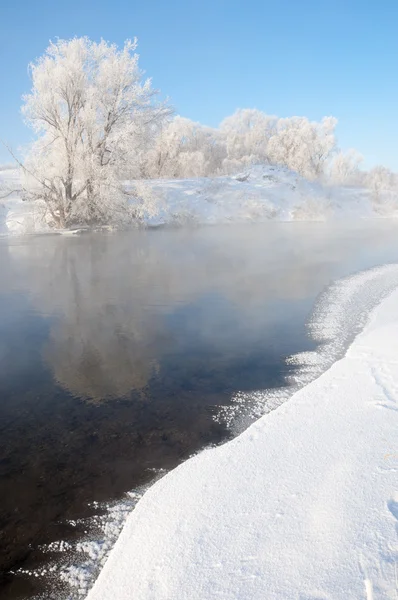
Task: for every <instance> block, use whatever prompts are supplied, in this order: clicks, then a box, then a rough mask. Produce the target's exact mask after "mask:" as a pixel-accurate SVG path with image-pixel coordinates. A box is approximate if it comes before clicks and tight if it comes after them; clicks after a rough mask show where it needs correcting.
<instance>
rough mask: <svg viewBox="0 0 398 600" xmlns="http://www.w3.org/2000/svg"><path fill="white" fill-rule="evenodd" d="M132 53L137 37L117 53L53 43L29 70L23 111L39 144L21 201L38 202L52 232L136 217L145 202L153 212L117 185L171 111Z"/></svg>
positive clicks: (27, 166)
mask: <svg viewBox="0 0 398 600" xmlns="http://www.w3.org/2000/svg"><path fill="white" fill-rule="evenodd" d="M135 49H136V41H135V40H134V41H127V42H126V43H125V45H124V47H123V48H122V49H121V50H119V49H118V48H117V47H116V46H115V45H114V44H108V43H107V42H105V41H101V42H99V43H96V42H92V41H90V40H89V39H88V38H86V37H84V38H74V39H72V40H58V41H57V42H56V43H51V44H50V45H49V47H48V48H47V50H46V52H45V54H44V55H43V56H42V57H41V58H40V59H39V60H37V61H36V62H35V63H33V64H31V65H30V71H31V75H32V91H31V93H30V94H28V95H26V96H25V97H24V102H25V103H24V106H23V109H22V110H23V114H24V116H25V117H26V120H27V122H28V124H29V125H30V126H31V127H32V128H33V130H34V132H35V133H36V134H37V139H36V142H35V143H34V144H33V145H32V147H31V149H30V151H29V153H28V155H27V157H26V161H25V163H24V165H23V171H24V175H25V181H24V185H25V189H26V197H27V198H32V199H36V200H37V199H40V200H41V201H43V202H44V203H45V206H46V207H47V210H48V211H49V213H50V215H51V220H52V222H53V224H54V225H56V226H58V227H68V226H70V225H74V224H77V223H79V224H81V223H84V224H101V223H108V222H110V221H111V222H112V221H116V222H126V221H129V220H134V219H135V217H136V216H137V214H142V212H143V209H144V208H145V207H144V206H143V205H144V204H145V205H146V208H147V209H148V211H149V212H150V213H153V212H154V211H155V210H156V207H155V205H154V204H155V202H154V201H152V200H150V199H148V197H146V198H145V200H143V199H140V198H139V197H138V195H137V194H135V198H133V202H131V197H129V195H130V196H131V195H133V196H134V191H133V192H130V193H128V192H127V191H126V189H124V188H123V186H122V184H121V181H120V178H121V176H122V175H123V173H124V172H125V171H126V170H127V168H131V165H132V164H134V163H135V162H138V154H139V150H140V148H143V147H146V145H147V141H148V139H149V138H150V137H151V135H152V134H153V131H154V128H155V127H156V125H158V124H159V123H161V122H162V121H163V120H164V119H165V117H166V116H167V114H168V113H169V109H168V108H167V107H166V106H165V105H163V104H160V103H157V102H155V100H154V96H155V92H154V90H153V89H152V86H151V81H150V80H149V79H147V80H145V81H142V76H143V74H142V71H141V70H140V69H139V67H138V55H137V54H136V53H135ZM137 204H138V205H139V210H138V212H137Z"/></svg>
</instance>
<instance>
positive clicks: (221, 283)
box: [0, 223, 398, 402]
mask: <svg viewBox="0 0 398 600" xmlns="http://www.w3.org/2000/svg"><path fill="white" fill-rule="evenodd" d="M0 252H1V254H2V261H1V281H2V283H1V291H2V293H3V294H4V293H7V294H8V295H10V294H14V295H15V293H22V294H24V295H25V296H27V298H28V302H29V305H30V309H31V310H32V311H34V313H36V314H38V315H41V316H42V317H44V318H45V320H46V323H47V326H48V328H49V331H48V336H47V338H46V339H45V340H44V341H43V344H42V347H41V349H40V352H41V357H42V360H43V362H44V363H45V365H46V366H47V367H48V368H49V369H50V370H51V373H52V374H53V377H54V379H55V380H56V382H57V383H58V384H59V385H60V386H62V387H63V388H64V389H65V390H68V391H69V392H70V393H71V394H73V395H75V396H79V397H82V398H85V399H86V400H88V401H91V402H100V401H104V400H109V399H112V398H120V397H124V396H127V395H128V394H129V393H130V392H131V391H132V390H135V391H139V392H140V394H141V395H142V398H143V399H144V398H145V396H146V395H147V387H148V384H149V382H150V380H151V378H156V377H157V376H158V374H159V373H160V372H161V371H162V370H163V372H165V370H167V368H168V367H171V364H173V365H174V366H173V369H176V366H175V365H176V364H178V361H179V360H180V359H181V361H182V362H184V365H185V366H184V373H178V369H177V371H175V373H174V374H173V373H171V375H170V374H169V376H172V377H175V378H178V377H183V378H184V379H186V378H189V377H192V378H195V377H197V376H199V377H208V378H209V377H211V374H212V373H214V372H217V371H218V372H224V373H225V374H227V373H231V371H234V370H236V368H237V367H238V366H239V365H240V364H243V363H245V361H247V360H249V358H250V357H253V354H254V353H256V352H257V351H259V352H260V353H261V352H263V354H264V355H265V356H266V361H268V362H269V363H274V362H276V361H279V360H280V358H281V353H282V354H283V352H284V350H285V349H286V352H291V351H292V349H293V350H294V349H295V348H294V347H293V348H292V340H294V339H295V338H298V343H297V345H300V344H302V343H303V336H304V328H303V323H304V321H305V317H306V315H308V313H309V311H310V309H311V305H312V303H313V300H314V298H315V296H316V295H317V294H318V293H319V292H320V291H321V290H322V289H323V288H324V286H326V285H328V283H330V282H331V281H332V280H333V279H335V278H336V277H339V276H343V275H346V274H349V273H351V272H355V271H356V270H359V269H361V268H364V267H369V266H374V265H375V264H379V263H380V262H386V261H387V262H390V261H393V260H395V259H397V258H398V242H397V236H396V230H395V228H394V226H393V225H386V224H378V225H374V224H373V225H371V226H369V225H368V226H359V225H357V226H355V227H353V226H350V227H343V226H341V225H338V226H337V225H335V226H330V225H326V224H319V223H318V224H300V225H299V224H278V225H277V226H276V225H275V224H273V225H272V226H264V225H261V226H260V225H258V226H242V227H235V226H233V227H232V226H231V227H216V228H201V229H186V230H175V231H152V232H148V231H147V232H145V231H143V232H133V233H119V234H117V235H103V234H87V235H83V236H80V237H73V238H70V237H69V238H65V237H62V236H50V237H34V238H29V239H25V240H11V241H8V242H6V241H2V245H1V247H0ZM11 297H12V296H10V298H11ZM5 304H6V303H5ZM5 310H8V309H7V308H6V309H5ZM5 337H6V336H3V343H2V347H1V355H2V357H3V361H2V364H3V365H7V364H9V363H10V362H15V360H17V361H18V360H20V361H22V360H24V355H22V356H16V355H15V353H13V358H12V360H11V356H9V359H8V360H7V355H10V352H12V347H11V349H10V348H7V340H6V339H5ZM275 339H277V340H278V344H277V346H278V348H277V349H276V348H275ZM293 346H295V344H294V342H293ZM300 349H301V348H298V350H300ZM14 367H15V365H14ZM4 368H5V367H3V369H4ZM232 379H233V380H234V381H233V384H234V385H238V380H237V378H236V376H232ZM226 383H227V382H226ZM253 383H254V384H255V385H260V384H263V385H266V381H265V380H262V379H261V377H260V378H258V377H254V382H253ZM248 385H249V384H248V383H247V382H245V381H242V386H243V387H246V386H248Z"/></svg>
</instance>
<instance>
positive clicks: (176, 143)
mask: <svg viewBox="0 0 398 600" xmlns="http://www.w3.org/2000/svg"><path fill="white" fill-rule="evenodd" d="M224 158H225V148H224V144H223V141H222V138H221V135H220V133H219V132H218V131H216V130H214V129H212V128H210V127H205V126H203V125H201V124H200V123H195V122H194V121H191V120H190V119H186V118H184V117H180V116H177V117H175V118H174V119H173V120H172V121H170V122H169V123H167V124H165V126H164V127H162V129H161V131H160V132H159V135H158V137H157V139H156V142H155V144H154V146H153V147H152V148H151V149H150V150H149V151H148V153H147V154H146V155H145V156H144V157H143V161H144V167H143V169H142V171H143V173H144V174H145V175H146V176H148V177H183V178H184V177H205V176H208V175H215V174H217V173H218V172H219V170H220V168H221V165H222V161H223V159H224Z"/></svg>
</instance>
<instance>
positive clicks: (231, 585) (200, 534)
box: [88, 265, 398, 600]
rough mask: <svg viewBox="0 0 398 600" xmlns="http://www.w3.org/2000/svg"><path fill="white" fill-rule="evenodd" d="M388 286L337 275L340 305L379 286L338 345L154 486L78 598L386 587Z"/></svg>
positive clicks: (395, 340)
mask: <svg viewBox="0 0 398 600" xmlns="http://www.w3.org/2000/svg"><path fill="white" fill-rule="evenodd" d="M396 286H398V267H397V266H394V265H392V266H386V267H381V268H379V269H374V270H372V271H368V272H364V273H363V274H359V275H357V276H354V277H352V278H349V279H347V280H346V281H343V282H342V284H341V285H340V286H339V294H340V301H341V302H336V298H335V299H334V309H336V308H337V310H339V306H340V307H343V309H344V306H348V305H349V304H352V303H353V301H354V298H356V299H358V298H362V300H361V301H362V302H363V303H365V304H366V303H368V304H369V306H370V305H371V304H372V302H374V301H375V300H376V297H377V294H378V296H379V300H380V299H381V296H383V295H384V296H386V297H385V298H384V299H383V300H382V302H381V303H380V304H379V305H378V306H377V307H376V308H375V309H373V310H372V311H371V313H370V317H369V319H368V323H367V325H366V326H365V328H364V330H363V331H362V333H360V334H359V335H357V337H356V339H355V340H354V342H353V343H352V344H351V346H350V347H349V349H348V351H347V352H346V354H345V356H344V357H343V358H342V359H341V360H338V361H337V362H335V364H334V365H333V366H332V367H331V368H329V370H327V371H326V372H325V373H324V374H323V375H321V376H320V377H319V378H318V379H316V380H315V381H313V382H312V383H310V384H309V385H307V386H306V387H304V388H303V389H301V390H300V391H298V392H297V393H295V394H294V395H293V397H291V398H290V399H289V400H288V401H287V402H285V403H284V404H282V405H281V406H280V407H279V408H278V409H277V410H274V411H273V412H271V413H269V414H268V415H266V416H264V417H262V418H261V419H260V420H258V421H257V422H255V423H254V424H253V425H251V426H250V427H249V428H248V429H247V430H246V431H245V432H244V433H242V434H241V435H240V436H238V437H237V438H235V439H234V440H233V441H231V442H229V443H227V444H225V445H224V446H221V447H218V448H215V449H208V450H205V451H203V452H202V453H200V454H199V455H197V456H195V457H193V458H191V459H190V460H188V461H187V462H185V463H183V464H182V465H181V466H179V467H178V468H176V469H175V470H174V471H172V472H171V473H169V474H168V475H166V476H165V477H163V479H161V480H160V481H158V482H157V483H156V484H155V485H153V487H152V488H150V490H149V491H148V492H147V493H146V494H145V495H144V497H143V498H142V500H141V501H140V502H139V503H138V505H137V507H136V508H135V510H134V511H133V512H132V513H131V515H130V517H129V518H128V520H127V522H126V524H125V527H124V530H123V531H122V533H121V535H120V538H119V540H118V541H117V543H116V546H115V547H114V549H113V551H112V552H111V555H110V557H109V559H108V561H107V563H106V564H105V567H104V569H103V571H102V573H101V574H100V577H99V579H98V580H97V582H96V584H95V585H94V587H93V589H92V590H91V592H90V593H89V595H88V600H109V598H112V599H114V600H131V599H132V598H134V599H135V600H170V599H173V600H210V599H213V598H220V599H223V600H231V599H232V598H236V599H238V598H239V600H249V599H250V600H254V599H256V600H264V598H270V599H271V598H272V599H273V600H274V599H275V600H277V599H280V600H282V599H283V600H286V599H289V600H293V599H296V600H304V599H305V600H310V599H311V600H315V599H316V600H320V599H324V600H326V599H327V600H332V599H333V600H347V599H352V600H354V599H355V600H358V599H360V598H365V599H366V600H376V599H380V600H382V599H383V600H387V599H390V600H392V599H393V598H396V594H397V560H398V545H397V525H398V523H397V520H398V478H397V472H398V445H397V443H398V438H397V431H398V362H397V354H398V290H397V289H395V291H393V292H391V288H394V287H395V288H396ZM375 290H376V291H375ZM377 290H378V291H377ZM388 290H389V291H388ZM358 291H360V294H359V296H358ZM375 293H376V296H375ZM351 308H353V307H351ZM326 309H327V307H326ZM340 310H342V309H340ZM326 312H327V311H326ZM325 314H326V313H325ZM336 314H337V313H336ZM336 314H335V315H334V316H335V317H336ZM340 316H341V315H340ZM343 318H344V315H343ZM329 321H330V320H329ZM317 326H318V327H322V324H321V323H318V324H317ZM323 328H324V329H325V331H324V332H323V333H324V335H325V336H326V337H327V336H328V335H331V334H332V333H333V331H332V330H333V323H331V322H328V320H327V319H326V322H324V324H323ZM334 333H335V332H334Z"/></svg>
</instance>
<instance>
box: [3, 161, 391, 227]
mask: <svg viewBox="0 0 398 600" xmlns="http://www.w3.org/2000/svg"><path fill="white" fill-rule="evenodd" d="M144 185H146V186H148V187H149V188H151V189H152V190H154V192H155V193H156V194H157V195H159V197H160V198H161V199H162V209H161V213H160V215H159V216H158V217H156V218H154V219H152V220H151V221H150V224H153V225H156V224H164V223H171V224H216V223H230V222H253V221H266V220H269V219H274V220H278V221H294V220H327V219H333V218H344V219H359V218H371V217H380V216H388V217H396V216H398V202H396V201H395V200H394V199H392V200H391V199H386V200H385V201H384V200H383V202H382V203H380V202H379V203H375V202H373V201H372V195H371V192H370V191H369V190H367V189H365V188H350V187H347V188H344V187H328V186H323V185H322V184H320V183H316V182H309V181H307V180H305V179H303V178H302V177H300V176H299V175H297V174H296V173H294V172H293V171H289V170H288V169H285V168H283V167H275V166H257V167H251V168H250V169H248V170H247V171H245V172H244V173H242V174H241V175H240V176H235V177H231V176H224V177H216V178H197V179H170V180H149V181H146V182H144ZM19 188H20V182H19V175H18V171H16V170H10V169H8V170H1V169H0V196H4V195H5V193H7V191H8V190H15V189H16V190H18V189H19ZM45 231H48V226H47V225H46V224H45V222H44V220H43V207H40V206H39V205H36V206H35V205H34V204H32V203H27V202H22V201H21V198H20V195H19V194H18V192H16V193H13V194H11V195H10V196H8V197H6V198H3V199H2V200H0V233H3V234H7V233H14V234H15V233H16V234H24V233H35V232H36V233H38V232H41V233H42V232H45Z"/></svg>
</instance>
